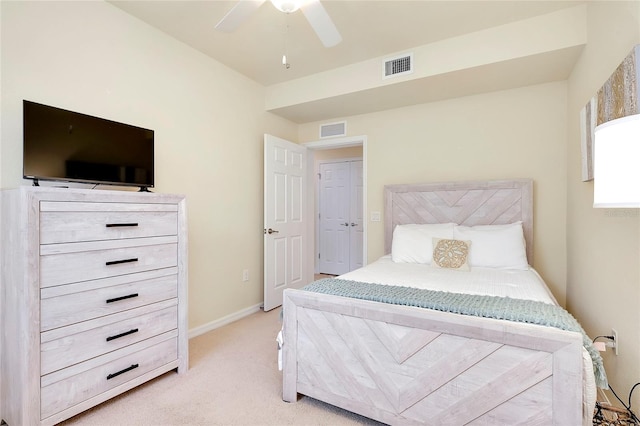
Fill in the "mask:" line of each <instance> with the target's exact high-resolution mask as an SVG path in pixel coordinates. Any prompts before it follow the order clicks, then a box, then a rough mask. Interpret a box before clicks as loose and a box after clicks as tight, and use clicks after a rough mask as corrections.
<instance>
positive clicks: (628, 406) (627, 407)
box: [609, 383, 640, 424]
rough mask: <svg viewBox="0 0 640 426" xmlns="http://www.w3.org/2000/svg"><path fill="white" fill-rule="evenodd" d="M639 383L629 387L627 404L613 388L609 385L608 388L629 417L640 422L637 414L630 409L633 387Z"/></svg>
mask: <svg viewBox="0 0 640 426" xmlns="http://www.w3.org/2000/svg"><path fill="white" fill-rule="evenodd" d="M638 385H640V383H636V384H635V385H633V387H632V388H631V392H629V405H627V404H625V403H624V401H622V400H621V399H620V397H619V396H618V394H617V393H616V391H614V390H613V388H612V387H611V385H609V390H610V391H611V393H613V395H614V396H615V397H616V398H617V399H618V401H620V404H622V406H623V407H624V408H625V409H626V410H627V412H628V413H629V415H630V416H631V419H632V420H633V421H634V422H636V423H638V424H640V419H638V416H636V414H635V413H634V412H633V411H631V394H632V393H633V389H635V387H636V386H638Z"/></svg>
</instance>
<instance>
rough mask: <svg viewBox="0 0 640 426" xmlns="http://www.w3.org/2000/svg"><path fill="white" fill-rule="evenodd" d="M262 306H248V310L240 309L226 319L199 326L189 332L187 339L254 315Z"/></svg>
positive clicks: (260, 304)
mask: <svg viewBox="0 0 640 426" xmlns="http://www.w3.org/2000/svg"><path fill="white" fill-rule="evenodd" d="M261 306H262V303H259V304H257V305H254V306H249V307H248V308H245V309H242V310H240V311H238V312H234V313H232V314H229V315H227V316H226V317H222V318H220V319H217V320H215V321H211V322H209V323H206V324H203V325H201V326H198V327H195V328H192V329H190V330H189V339H191V338H193V337H196V336H199V335H201V334H204V333H206V332H209V331H211V330H215V329H216V328H220V327H222V326H223V325H227V324H229V323H232V322H234V321H238V320H239V319H242V318H244V317H246V316H249V315H251V314H253V313H256V312H258V311H259V310H260V307H261Z"/></svg>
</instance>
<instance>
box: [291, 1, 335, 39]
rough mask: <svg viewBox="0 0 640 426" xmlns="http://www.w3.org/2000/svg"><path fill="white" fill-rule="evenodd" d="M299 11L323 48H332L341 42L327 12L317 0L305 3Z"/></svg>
mask: <svg viewBox="0 0 640 426" xmlns="http://www.w3.org/2000/svg"><path fill="white" fill-rule="evenodd" d="M300 10H302V13H303V14H304V17H305V18H307V21H309V24H310V25H311V27H312V28H313V30H314V31H315V32H316V34H317V35H318V38H320V41H321V42H322V44H323V45H324V47H332V46H335V45H336V44H338V43H340V42H341V41H342V36H341V35H340V32H338V28H336V26H335V24H334V23H333V21H332V20H331V17H330V16H329V14H328V13H327V10H326V9H325V8H324V6H323V5H322V3H320V1H319V0H313V1H310V2H307V3H305V4H304V5H303V6H302V7H300Z"/></svg>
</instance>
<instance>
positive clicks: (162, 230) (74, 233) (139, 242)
mask: <svg viewBox="0 0 640 426" xmlns="http://www.w3.org/2000/svg"><path fill="white" fill-rule="evenodd" d="M0 195H1V197H2V200H1V201H2V215H1V217H0V218H1V221H2V233H1V237H2V239H1V240H0V242H1V244H2V263H1V266H2V268H1V271H2V275H1V281H0V286H1V289H2V294H1V299H0V302H1V303H2V306H1V313H0V315H1V319H2V336H1V337H2V340H1V343H2V345H1V349H2V356H1V369H0V382H1V386H2V394H1V395H2V403H1V404H2V405H1V411H0V414H1V415H2V419H3V420H4V421H6V423H8V424H9V426H23V425H51V424H56V423H58V422H60V421H62V420H64V419H67V418H69V417H71V416H74V415H76V414H78V413H80V412H82V411H84V410H86V409H88V408H90V407H92V406H94V405H97V404H99V403H101V402H103V401H105V400H107V399H109V398H112V397H114V396H116V395H118V394H120V393H122V392H124V391H127V390H129V389H131V388H133V387H135V386H138V385H140V384H142V383H144V382H145V381H148V380H150V379H152V378H154V377H156V376H159V375H161V374H163V373H166V372H168V371H170V370H177V371H178V372H179V373H184V372H186V371H187V369H188V340H187V231H186V206H185V198H184V197H183V196H177V195H165V194H156V193H136V192H129V191H102V190H82V189H65V188H44V187H21V188H18V189H12V190H4V191H2V192H1V193H0Z"/></svg>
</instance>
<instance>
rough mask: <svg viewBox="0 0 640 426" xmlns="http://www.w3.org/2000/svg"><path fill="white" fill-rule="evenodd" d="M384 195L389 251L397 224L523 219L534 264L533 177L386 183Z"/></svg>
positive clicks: (493, 222)
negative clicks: (399, 183)
mask: <svg viewBox="0 0 640 426" xmlns="http://www.w3.org/2000/svg"><path fill="white" fill-rule="evenodd" d="M384 198H385V208H384V221H385V228H384V234H385V235H384V238H385V239H384V241H385V253H391V239H392V236H393V229H394V228H395V226H396V225H405V224H410V223H447V222H454V223H457V224H459V225H466V226H474V225H501V224H507V223H513V222H517V221H519V220H521V221H522V227H523V229H524V238H525V241H526V244H527V260H528V261H529V264H530V265H533V180H532V179H515V180H500V181H473V182H442V183H426V184H415V185H386V186H385V187H384Z"/></svg>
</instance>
